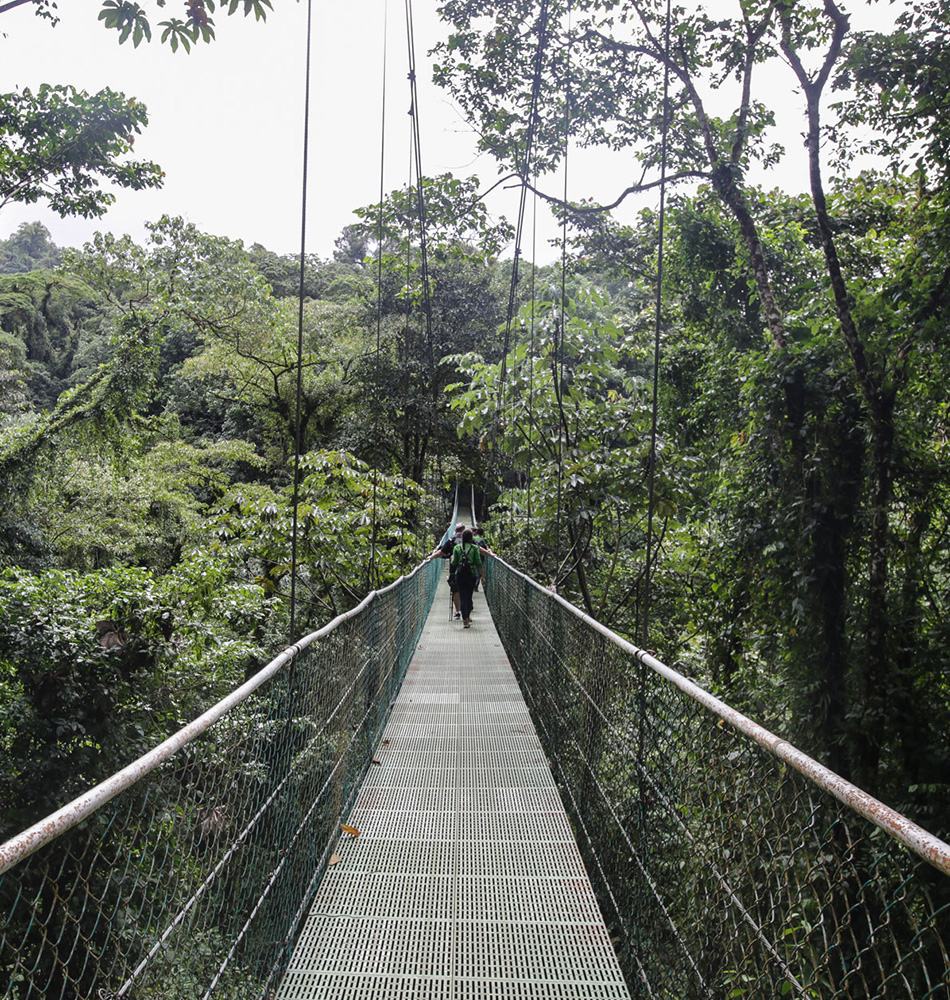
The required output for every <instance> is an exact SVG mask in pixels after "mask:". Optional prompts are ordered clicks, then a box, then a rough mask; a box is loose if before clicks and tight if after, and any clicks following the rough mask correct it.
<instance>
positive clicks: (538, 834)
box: [276, 587, 629, 1000]
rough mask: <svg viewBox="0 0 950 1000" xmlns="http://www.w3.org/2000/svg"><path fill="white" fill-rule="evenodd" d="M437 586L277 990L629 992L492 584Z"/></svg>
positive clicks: (326, 994) (379, 998) (285, 994)
mask: <svg viewBox="0 0 950 1000" xmlns="http://www.w3.org/2000/svg"><path fill="white" fill-rule="evenodd" d="M447 590H448V588H447V587H443V588H442V592H441V593H440V594H439V595H438V596H437V598H436V601H435V603H434V605H433V608H432V611H431V612H430V614H429V617H428V620H427V622H426V626H425V628H424V630H423V633H422V637H421V639H420V641H419V647H418V649H417V650H416V655H415V657H414V659H413V661H412V663H411V664H410V666H409V670H408V673H407V675H406V680H405V683H404V685H403V687H402V691H401V692H400V694H399V697H398V698H397V700H396V702H395V705H394V707H393V713H392V717H391V719H390V722H389V725H388V727H387V729H386V732H385V734H384V737H383V742H382V744H381V746H380V747H379V750H378V753H377V757H376V759H377V760H378V761H379V763H378V764H375V763H374V765H373V766H372V767H371V768H370V772H369V774H368V775H367V778H366V780H365V782H364V783H363V786H362V788H361V789H360V792H359V797H358V799H357V801H356V805H355V806H354V809H353V812H352V814H351V816H350V819H349V821H348V824H349V825H351V826H354V827H356V828H357V829H358V830H359V831H360V835H359V837H350V836H347V835H346V834H344V836H343V840H342V841H341V844H340V846H339V848H338V852H339V857H340V861H339V863H337V864H336V865H334V866H333V867H331V868H330V869H328V871H327V873H326V875H325V877H324V879H323V882H322V884H321V886H320V889H319V890H318V892H317V896H316V900H315V902H314V906H313V909H312V910H311V912H310V915H309V917H308V918H307V921H306V924H305V926H304V929H303V932H302V934H301V937H300V940H299V941H298V943H297V946H296V949H295V950H294V953H293V956H292V958H291V961H290V966H289V968H288V971H287V974H286V975H285V977H284V980H283V983H282V984H281V987H280V989H279V991H278V993H277V997H276V1000H323V998H327V1000H329V998H334V1000H338V998H340V997H350V998H353V1000H410V998H411V1000H463V998H465V1000H475V998H479V1000H487V998H509V997H510V998H532V1000H533V998H555V997H556V998H577V1000H600V998H622V1000H629V994H628V992H627V988H626V986H625V984H624V981H623V978H622V976H621V973H620V969H619V966H618V964H617V960H616V957H615V955H614V952H613V949H612V947H611V944H610V940H609V937H608V935H607V931H606V928H605V926H604V922H603V919H602V917H601V915H600V911H599V909H598V907H597V903H596V901H595V899H594V895H593V891H592V889H591V886H590V882H589V881H588V879H587V875H586V873H585V871H584V866H583V863H582V861H581V858H580V854H579V853H578V850H577V846H576V845H575V843H574V839H573V837H572V835H571V829H570V826H569V824H568V820H567V817H566V815H565V813H564V810H563V808H562V806H561V802H560V799H559V797H558V793H557V789H556V788H555V786H554V781H553V780H552V778H551V773H550V770H549V768H548V764H547V761H546V759H545V756H544V754H543V753H542V751H541V747H540V744H539V742H538V738H537V735H536V734H535V731H534V727H533V725H532V723H531V719H530V717H529V715H528V710H527V708H526V706H525V703H524V701H523V699H522V697H521V693H520V691H519V689H518V684H517V681H516V680H515V677H514V674H513V673H512V670H511V667H510V665H509V663H508V659H507V657H506V656H505V653H504V650H503V649H502V647H501V642H500V640H499V638H498V634H497V633H496V632H495V628H494V626H493V625H492V623H491V619H490V617H489V613H488V609H487V607H486V605H485V600H484V597H483V596H482V595H480V594H476V597H475V612H474V616H473V622H474V624H473V626H472V628H470V629H465V630H463V629H462V625H461V622H453V621H451V620H450V618H449V605H448V596H447Z"/></svg>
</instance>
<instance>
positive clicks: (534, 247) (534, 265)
mask: <svg viewBox="0 0 950 1000" xmlns="http://www.w3.org/2000/svg"><path fill="white" fill-rule="evenodd" d="M535 187H537V180H535ZM537 276H538V196H537V194H536V195H535V196H534V202H533V204H532V212H531V333H530V338H529V344H530V346H529V351H528V360H529V366H528V530H527V535H528V551H529V552H531V551H534V546H533V545H532V544H531V487H532V485H533V469H532V464H533V463H532V458H533V456H534V449H533V448H532V447H531V439H532V437H533V436H534V352H535V341H534V334H535V301H536V299H537Z"/></svg>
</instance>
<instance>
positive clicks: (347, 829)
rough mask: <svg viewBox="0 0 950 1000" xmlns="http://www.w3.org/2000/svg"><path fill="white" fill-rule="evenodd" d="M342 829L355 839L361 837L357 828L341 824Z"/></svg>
mask: <svg viewBox="0 0 950 1000" xmlns="http://www.w3.org/2000/svg"><path fill="white" fill-rule="evenodd" d="M340 829H341V830H342V831H343V832H344V833H348V834H350V835H351V836H353V837H358V836H359V835H360V831H359V830H357V829H356V827H355V826H347V825H346V824H345V823H341V824H340Z"/></svg>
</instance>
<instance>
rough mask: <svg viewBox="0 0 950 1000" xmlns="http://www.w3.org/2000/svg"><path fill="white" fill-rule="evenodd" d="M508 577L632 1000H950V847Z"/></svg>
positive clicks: (541, 716) (501, 628) (549, 739)
mask: <svg viewBox="0 0 950 1000" xmlns="http://www.w3.org/2000/svg"><path fill="white" fill-rule="evenodd" d="M490 564H491V565H490V567H489V572H490V578H489V586H488V588H487V593H488V598H489V604H490V607H491V611H492V617H493V619H494V621H495V625H496V627H497V629H498V632H499V634H500V635H501V638H502V641H503V643H504V646H505V649H506V652H507V654H508V656H509V658H510V660H511V662H512V665H513V667H514V670H515V673H516V674H517V676H518V678H519V681H520V683H521V687H522V691H523V693H524V696H525V699H526V701H527V702H528V705H529V707H530V709H531V713H532V715H533V717H534V721H535V725H536V726H537V729H538V732H539V735H540V737H541V740H542V742H543V744H544V746H545V749H546V752H547V754H548V756H549V759H550V761H551V764H552V767H553V770H554V774H555V777H556V780H557V782H558V785H559V787H560V791H561V795H562V798H563V800H564V803H565V806H566V808H567V810H568V813H569V815H570V817H571V821H572V823H573V825H574V828H575V833H576V836H577V839H578V842H579V844H580V846H581V850H582V852H583V854H584V857H585V862H586V864H587V867H588V871H589V874H590V876H591V880H592V882H593V883H594V886H595V889H596V891H597V893H598V896H599V899H600V902H601V907H602V909H603V912H604V916H605V918H606V920H607V922H608V926H609V927H610V929H611V932H612V934H613V936H614V939H615V944H616V946H617V951H618V955H619V957H620V959H621V963H622V965H623V968H624V973H625V975H626V977H627V981H628V984H629V986H630V989H631V994H632V995H633V996H637V997H640V996H642V997H655V998H664V1000H667V998H668V1000H692V998H696V1000H700V998H702V1000H738V998H750V1000H773V998H776V1000H777V998H783V997H791V998H808V1000H819V998H820V1000H831V998H836V1000H872V998H873V1000H950V958H948V948H950V875H948V874H947V873H948V872H950V846H948V845H947V844H945V843H943V842H942V841H939V840H937V839H936V838H935V837H932V836H930V835H929V834H927V833H926V831H922V830H920V829H919V828H916V827H914V825H913V824H911V823H910V822H909V821H907V820H905V819H904V818H903V817H901V816H899V814H896V813H894V812H893V811H891V810H888V809H887V808H886V807H885V806H883V805H882V804H881V803H878V802H876V801H875V800H873V799H871V798H870V797H869V796H866V795H864V794H863V793H861V792H860V791H859V790H858V789H855V788H853V786H849V785H847V783H846V782H843V781H842V780H841V779H839V778H836V776H834V775H832V774H831V773H830V772H827V771H826V770H825V769H824V768H821V766H820V765H818V764H816V763H815V762H814V761H810V759H809V758H807V757H805V755H804V754H801V753H800V752H798V751H796V750H795V749H794V748H792V747H790V746H789V745H788V744H786V743H784V741H780V740H778V739H777V738H775V737H773V736H772V735H771V734H769V733H766V731H765V730H762V729H761V728H760V727H757V726H755V724H754V723H751V722H750V720H747V719H744V717H742V716H740V715H739V713H735V712H732V711H731V710H730V709H728V706H724V705H722V704H721V703H716V699H714V698H712V697H711V696H708V695H705V693H704V692H701V691H699V689H696V688H695V687H694V686H693V685H691V684H689V682H684V683H683V684H682V686H680V685H679V684H678V682H677V680H676V678H677V677H678V675H675V672H674V671H670V670H669V669H668V668H665V667H663V665H662V664H658V663H657V661H655V660H653V658H652V657H650V656H649V655H645V654H642V653H640V652H639V651H637V650H635V649H634V647H632V646H630V645H629V644H627V643H624V642H623V640H620V639H619V638H618V637H616V636H612V635H611V634H610V633H609V632H608V631H607V630H606V629H602V628H599V627H598V626H596V625H595V624H594V623H592V622H591V621H590V620H589V619H587V620H585V617H584V616H583V615H581V613H580V612H578V611H577V610H576V609H573V608H571V607H570V605H568V604H567V603H566V602H564V601H562V600H561V599H560V598H558V597H556V596H555V595H553V594H551V593H550V592H547V591H545V590H543V589H542V588H540V587H539V586H538V585H537V584H535V583H533V582H532V581H530V580H529V579H528V578H527V577H524V576H522V575H521V574H520V573H517V572H516V571H514V570H512V569H511V568H510V567H508V566H506V565H505V564H504V563H501V562H500V561H498V560H490ZM680 680H682V679H680ZM683 688H685V689H686V690H684V689H683ZM690 689H692V690H690ZM713 703H715V704H713ZM717 705H718V706H719V709H718V710H717V708H716V706H717ZM763 744H764V745H763ZM770 746H771V747H773V749H770V748H769V747H770ZM792 760H794V761H795V762H796V765H801V767H802V768H803V769H804V770H805V771H806V773H801V772H800V771H799V770H798V769H796V766H793V765H792V764H791V763H790V761H792ZM812 771H813V772H814V774H812ZM832 793H834V794H832ZM839 793H841V795H842V797H844V798H845V799H847V798H848V797H849V796H850V797H851V799H852V800H853V801H854V802H855V803H856V807H855V806H854V805H851V804H847V803H846V802H844V801H840V800H839V798H838V797H836V796H837V795H838V794H839ZM858 810H861V811H858ZM872 818H873V819H874V821H873V822H872ZM878 820H880V821H881V825H878V822H877V821H878ZM895 832H896V833H897V834H898V836H901V837H904V839H905V840H908V841H914V839H915V838H916V840H917V842H919V844H920V845H921V851H922V853H923V854H924V856H925V857H927V858H928V859H929V861H932V862H933V863H929V862H928V860H922V858H921V857H920V856H918V854H916V853H913V852H912V851H911V850H909V849H908V847H906V846H905V845H904V843H903V842H902V841H901V840H900V839H898V836H895Z"/></svg>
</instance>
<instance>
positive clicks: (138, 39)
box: [11, 0, 274, 52]
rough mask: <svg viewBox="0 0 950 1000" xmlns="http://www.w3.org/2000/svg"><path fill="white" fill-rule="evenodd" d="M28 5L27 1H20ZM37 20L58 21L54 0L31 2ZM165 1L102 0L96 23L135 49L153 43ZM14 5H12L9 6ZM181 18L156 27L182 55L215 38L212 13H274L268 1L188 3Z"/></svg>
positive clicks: (199, 0) (258, 17)
mask: <svg viewBox="0 0 950 1000" xmlns="http://www.w3.org/2000/svg"><path fill="white" fill-rule="evenodd" d="M20 2H27V0H20ZM30 2H32V4H33V7H34V10H35V12H36V15H37V17H45V18H47V19H48V20H50V21H52V22H53V24H56V23H57V21H58V20H59V19H58V17H57V16H56V14H55V13H54V11H55V9H56V3H55V2H54V0H30ZM166 2H167V0H149V2H147V3H145V4H140V3H136V2H135V0H103V2H102V6H101V8H100V11H99V20H100V21H101V22H102V25H103V27H105V28H107V29H108V30H110V31H115V32H117V33H118V35H119V44H120V45H121V44H122V43H123V42H127V41H129V40H130V39H131V41H132V44H133V45H134V46H135V48H138V47H139V45H140V44H141V43H142V42H143V41H146V42H150V41H151V40H152V21H153V16H154V15H153V14H152V8H157V9H158V10H162V9H164V7H165V4H166ZM11 6H15V5H11ZM185 7H186V16H185V18H184V19H182V18H179V17H171V18H168V19H167V20H165V21H159V22H158V24H157V27H159V28H162V29H164V30H163V31H162V33H161V40H162V42H163V43H167V44H168V45H169V46H170V47H171V50H172V52H177V51H178V48H179V47H181V48H183V49H184V50H185V52H190V51H191V46H192V45H193V44H195V43H196V42H211V41H213V40H214V38H215V33H214V27H215V25H214V19H213V18H212V16H211V15H212V14H214V12H215V10H216V9H218V10H220V11H221V12H222V13H223V14H226V15H227V14H235V13H237V12H238V11H240V12H242V13H243V14H244V16H245V17H248V16H249V15H251V14H253V15H254V19H255V20H256V21H263V20H265V19H266V17H267V12H268V11H269V10H273V9H274V8H273V4H272V3H271V0H217V2H216V0H187V2H186V3H185Z"/></svg>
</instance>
